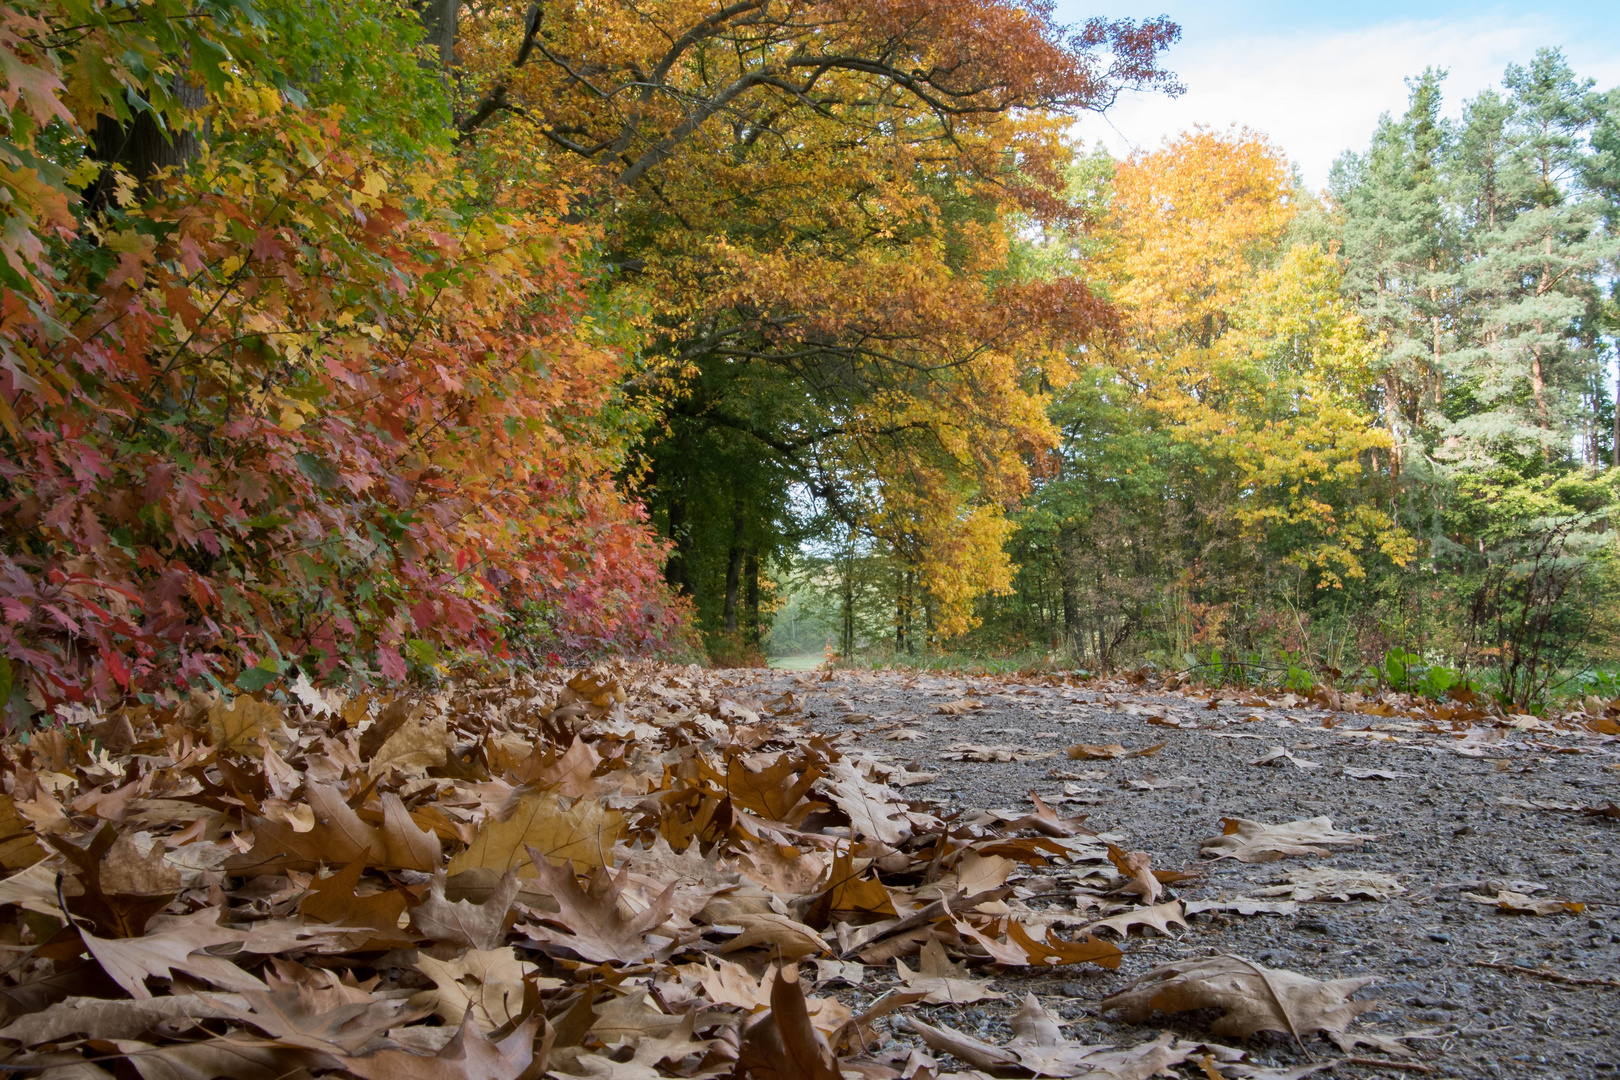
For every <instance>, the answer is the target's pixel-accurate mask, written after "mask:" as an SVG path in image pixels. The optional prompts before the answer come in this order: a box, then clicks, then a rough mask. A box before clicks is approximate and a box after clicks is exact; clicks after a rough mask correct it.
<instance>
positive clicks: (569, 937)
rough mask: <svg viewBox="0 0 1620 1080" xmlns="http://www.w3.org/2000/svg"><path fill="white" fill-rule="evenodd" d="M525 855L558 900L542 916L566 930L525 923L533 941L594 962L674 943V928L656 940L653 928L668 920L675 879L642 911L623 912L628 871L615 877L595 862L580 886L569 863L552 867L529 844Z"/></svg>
mask: <svg viewBox="0 0 1620 1080" xmlns="http://www.w3.org/2000/svg"><path fill="white" fill-rule="evenodd" d="M529 855H530V858H532V859H533V860H534V872H535V874H536V875H537V876H538V877H539V879H540V887H541V888H542V889H543V890H545V891H546V892H547V893H549V894H550V895H551V897H552V898H553V899H554V900H556V901H557V909H558V910H557V911H555V912H544V913H542V914H541V915H540V917H541V918H543V919H544V920H546V922H550V923H556V924H557V925H558V926H561V927H563V928H564V930H554V929H552V928H551V927H549V926H546V925H544V924H541V925H537V926H526V927H524V931H523V932H524V933H526V934H528V935H529V936H530V937H532V938H534V939H535V940H536V941H540V942H544V943H545V944H547V945H552V946H557V947H559V948H564V949H568V950H571V951H572V952H574V953H576V954H578V955H579V956H580V957H581V958H582V959H585V960H590V961H592V962H593V963H603V962H607V961H611V962H613V963H619V964H635V963H640V962H641V961H643V960H648V959H651V958H652V957H653V956H654V955H656V954H657V953H658V951H659V950H660V948H666V947H667V946H668V945H670V944H672V943H673V941H674V938H675V933H674V931H668V932H667V939H666V940H665V941H662V942H657V941H655V940H654V938H655V931H657V930H658V929H659V928H660V927H662V926H663V925H664V924H665V923H666V922H667V921H668V920H669V917H670V914H671V913H672V911H673V906H672V901H673V899H674V896H675V890H676V889H677V888H679V887H680V883H679V882H671V883H670V884H669V885H668V886H667V887H666V888H665V889H664V891H663V892H662V893H660V894H659V895H658V896H657V897H656V898H655V899H654V900H653V901H652V903H650V904H649V905H648V906H647V907H646V908H645V909H644V910H642V911H641V912H638V913H637V914H636V915H634V916H626V915H625V913H624V912H623V911H622V910H620V899H619V897H620V894H621V893H623V892H624V887H625V885H626V883H627V882H628V881H629V880H630V872H629V871H628V870H621V871H620V872H619V874H618V876H617V877H615V876H614V875H613V873H612V872H611V871H609V870H608V869H607V868H605V867H601V866H598V867H597V868H596V870H595V871H594V872H592V874H591V877H590V880H589V881H588V882H587V883H586V887H585V888H583V889H582V888H580V886H579V877H578V875H576V874H575V873H574V864H573V863H571V862H570V863H567V864H566V865H563V866H560V867H559V866H552V865H551V863H550V861H549V860H547V859H546V857H545V856H544V854H542V853H541V852H538V851H535V850H534V849H533V848H530V849H529Z"/></svg>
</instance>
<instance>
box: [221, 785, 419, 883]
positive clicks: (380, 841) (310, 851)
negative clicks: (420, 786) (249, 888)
mask: <svg viewBox="0 0 1620 1080" xmlns="http://www.w3.org/2000/svg"><path fill="white" fill-rule="evenodd" d="M307 792H308V799H309V804H310V806H311V808H313V809H314V811H315V819H316V824H315V827H314V828H313V829H311V830H310V831H309V832H298V831H296V830H295V829H294V828H293V827H291V826H288V825H285V824H281V823H278V822H275V821H272V820H271V819H269V818H265V817H252V816H250V817H249V819H248V820H249V824H250V826H251V828H252V829H253V847H252V849H251V850H250V851H247V852H245V853H244V854H241V855H237V856H235V857H233V858H231V859H229V860H227V861H226V863H225V868H226V869H227V870H230V871H231V872H233V873H248V874H266V873H272V872H277V871H284V870H317V869H319V868H320V867H321V866H323V865H329V866H343V865H347V864H349V863H352V862H356V861H363V862H364V864H365V865H366V866H383V867H388V868H389V869H397V870H420V871H423V872H424V873H431V872H432V871H434V870H437V869H438V868H439V858H440V847H439V840H438V838H437V837H436V836H434V835H433V834H432V833H431V832H428V831H426V830H424V829H422V828H421V827H420V826H418V825H417V824H416V822H414V821H412V820H411V816H410V814H409V812H407V811H406V809H405V804H404V803H403V802H401V801H400V798H399V796H398V795H395V794H393V793H392V792H388V793H385V794H383V795H382V797H381V801H382V816H383V820H382V822H381V823H380V824H379V825H369V824H367V823H366V822H365V821H363V820H362V819H361V818H360V815H359V814H357V813H355V811H354V810H353V809H352V808H350V806H349V804H348V801H347V800H346V799H345V798H344V797H343V795H342V794H341V793H339V791H338V790H337V788H335V787H332V786H331V785H328V784H309V785H307Z"/></svg>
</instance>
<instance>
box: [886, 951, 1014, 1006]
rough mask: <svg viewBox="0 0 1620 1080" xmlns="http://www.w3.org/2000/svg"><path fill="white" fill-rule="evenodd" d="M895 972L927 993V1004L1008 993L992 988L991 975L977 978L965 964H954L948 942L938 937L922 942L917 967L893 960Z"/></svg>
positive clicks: (992, 997)
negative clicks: (949, 953)
mask: <svg viewBox="0 0 1620 1080" xmlns="http://www.w3.org/2000/svg"><path fill="white" fill-rule="evenodd" d="M894 966H895V973H896V974H897V975H898V976H899V977H900V981H901V982H903V983H905V984H906V985H907V986H908V987H910V988H911V989H913V990H920V991H923V992H924V993H926V994H927V995H928V996H927V997H925V998H923V1002H924V1004H927V1005H966V1004H969V1003H971V1002H974V1001H997V1000H1001V999H1003V998H1005V997H1006V996H1007V995H1006V994H1003V993H1000V992H999V991H996V990H992V989H990V981H989V980H988V979H974V978H971V977H970V976H969V975H968V969H967V966H966V965H965V964H953V963H951V960H950V957H949V956H947V955H946V954H945V946H943V945H941V944H940V943H939V939H938V938H929V939H928V940H927V941H926V942H924V943H923V947H922V955H921V957H920V958H919V961H918V969H919V970H917V971H912V970H911V969H910V968H908V967H906V965H905V963H904V962H903V961H901V960H900V959H899V958H898V957H897V958H896V959H895V961H894Z"/></svg>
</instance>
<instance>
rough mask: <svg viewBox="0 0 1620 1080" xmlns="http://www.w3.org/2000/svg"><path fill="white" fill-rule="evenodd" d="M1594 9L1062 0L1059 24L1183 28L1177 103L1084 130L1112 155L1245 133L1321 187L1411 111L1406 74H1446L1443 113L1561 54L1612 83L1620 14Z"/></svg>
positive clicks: (1089, 123) (1142, 103)
mask: <svg viewBox="0 0 1620 1080" xmlns="http://www.w3.org/2000/svg"><path fill="white" fill-rule="evenodd" d="M1615 9H1616V5H1615V3H1614V2H1613V0H1611V2H1610V3H1608V4H1598V3H1586V2H1580V3H1561V4H1557V5H1533V4H1527V3H1516V4H1491V3H1461V2H1458V3H1421V4H1417V3H1406V4H1400V3H1391V2H1386V0H1368V2H1364V3H1356V4H1336V3H1335V4H1329V3H1323V4H1289V3H1280V2H1276V0H1249V2H1239V3H1190V2H1185V0H1167V2H1162V3H1157V4H1154V3H1141V2H1138V0H1130V2H1126V3H1117V2H1110V0H1085V2H1081V0H1057V4H1056V16H1057V18H1058V19H1059V21H1062V22H1079V21H1082V20H1084V19H1086V18H1088V17H1090V16H1093V15H1105V16H1110V17H1132V18H1141V17H1144V16H1149V15H1160V14H1164V15H1168V16H1170V17H1171V18H1172V19H1174V20H1175V21H1176V22H1178V23H1179V24H1180V25H1181V27H1182V38H1181V42H1180V44H1178V45H1176V46H1175V47H1174V48H1172V49H1171V50H1169V52H1168V53H1167V54H1166V57H1165V62H1166V65H1167V66H1168V67H1169V68H1170V69H1171V70H1172V71H1175V72H1176V73H1177V74H1178V75H1179V76H1180V77H1181V80H1182V82H1183V83H1185V84H1186V86H1187V93H1186V94H1185V95H1184V96H1182V97H1180V98H1176V99H1168V98H1165V97H1163V96H1162V95H1126V96H1124V97H1122V98H1121V100H1120V101H1119V102H1118V104H1116V105H1115V107H1114V108H1113V109H1111V110H1109V112H1108V114H1107V115H1106V117H1094V116H1087V117H1085V118H1084V119H1083V120H1082V121H1081V123H1080V129H1079V130H1080V133H1081V135H1082V136H1083V137H1084V138H1086V139H1087V140H1093V141H1101V142H1103V143H1104V144H1106V145H1107V146H1108V147H1109V149H1110V150H1112V151H1113V152H1114V153H1116V154H1122V153H1126V152H1129V151H1130V150H1132V149H1136V148H1144V149H1152V148H1153V147H1156V146H1158V145H1159V144H1160V142H1161V141H1162V140H1163V139H1165V138H1168V137H1173V136H1174V135H1176V134H1177V133H1179V132H1180V131H1183V130H1185V129H1187V128H1189V127H1192V126H1193V125H1195V124H1204V125H1208V126H1210V127H1215V128H1225V127H1227V126H1229V125H1231V124H1239V125H1244V126H1247V127H1250V128H1253V129H1254V130H1256V131H1259V132H1262V133H1264V134H1266V135H1268V136H1270V137H1271V139H1272V140H1273V141H1274V142H1276V143H1277V144H1278V145H1279V146H1280V147H1281V148H1282V149H1283V150H1284V151H1286V152H1287V153H1288V155H1289V157H1290V158H1291V159H1293V161H1294V162H1295V164H1296V165H1297V166H1298V168H1299V170H1300V173H1301V175H1302V176H1303V177H1304V179H1305V182H1306V183H1307V184H1308V185H1309V186H1310V187H1312V188H1320V187H1322V186H1323V185H1325V184H1326V182H1327V175H1328V169H1329V167H1330V166H1331V165H1332V163H1333V159H1334V158H1335V157H1337V156H1338V155H1339V154H1340V153H1341V152H1342V151H1344V150H1346V149H1351V148H1354V149H1358V150H1359V149H1363V148H1364V147H1365V146H1366V144H1367V140H1368V137H1369V136H1370V135H1371V134H1372V131H1373V127H1374V126H1375V125H1376V124H1377V122H1378V117H1379V115H1380V114H1381V113H1384V112H1399V111H1400V110H1402V109H1403V108H1404V107H1405V104H1406V86H1405V83H1404V81H1403V80H1404V78H1405V77H1406V76H1408V75H1415V74H1417V73H1418V72H1420V71H1422V70H1423V68H1424V67H1426V66H1429V65H1433V66H1436V67H1440V68H1444V69H1447V70H1448V71H1449V73H1450V74H1449V77H1448V78H1447V80H1446V96H1447V112H1448V113H1450V114H1451V115H1456V114H1457V113H1458V111H1459V110H1460V106H1461V103H1462V101H1463V99H1465V98H1467V97H1471V96H1472V95H1474V94H1475V93H1477V92H1479V91H1480V90H1481V89H1484V88H1485V87H1486V86H1490V85H1493V84H1495V83H1497V82H1498V81H1499V80H1500V79H1501V76H1502V70H1503V68H1504V67H1506V66H1507V65H1508V64H1509V63H1514V62H1518V63H1522V62H1524V61H1526V60H1528V59H1529V58H1530V56H1531V55H1532V54H1533V53H1534V52H1535V50H1536V49H1537V48H1540V47H1542V46H1557V47H1560V48H1562V49H1563V50H1564V52H1565V55H1567V56H1568V57H1569V58H1570V61H1571V63H1572V64H1573V66H1574V67H1575V70H1576V72H1577V73H1578V74H1580V75H1582V76H1589V77H1591V78H1594V79H1596V80H1597V82H1598V85H1599V86H1600V87H1603V88H1607V87H1610V86H1614V85H1617V84H1620V15H1617V14H1616V11H1615Z"/></svg>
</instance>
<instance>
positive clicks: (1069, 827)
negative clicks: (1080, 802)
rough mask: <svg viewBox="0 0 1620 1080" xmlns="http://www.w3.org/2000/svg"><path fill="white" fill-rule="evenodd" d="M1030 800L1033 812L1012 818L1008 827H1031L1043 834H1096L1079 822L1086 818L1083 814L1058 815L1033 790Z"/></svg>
mask: <svg viewBox="0 0 1620 1080" xmlns="http://www.w3.org/2000/svg"><path fill="white" fill-rule="evenodd" d="M1029 800H1030V802H1032V803H1034V804H1035V812H1034V813H1033V814H1025V815H1024V816H1023V817H1020V818H1013V819H1011V820H1010V821H1008V822H1007V825H1006V827H1007V828H1008V829H1013V830H1017V829H1032V830H1034V831H1035V832H1038V833H1041V834H1043V835H1045V836H1060V837H1069V836H1096V835H1097V834H1096V833H1094V832H1092V831H1091V830H1090V829H1088V828H1086V827H1085V826H1084V825H1083V824H1081V822H1083V821H1085V820H1086V816H1085V815H1084V814H1081V815H1079V816H1078V817H1070V818H1066V817H1059V816H1058V813H1057V811H1056V810H1053V809H1052V808H1051V807H1050V806H1048V805H1047V804H1046V802H1045V801H1044V800H1043V799H1042V798H1041V797H1040V796H1039V795H1037V794H1035V792H1033V791H1032V792H1030V793H1029Z"/></svg>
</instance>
